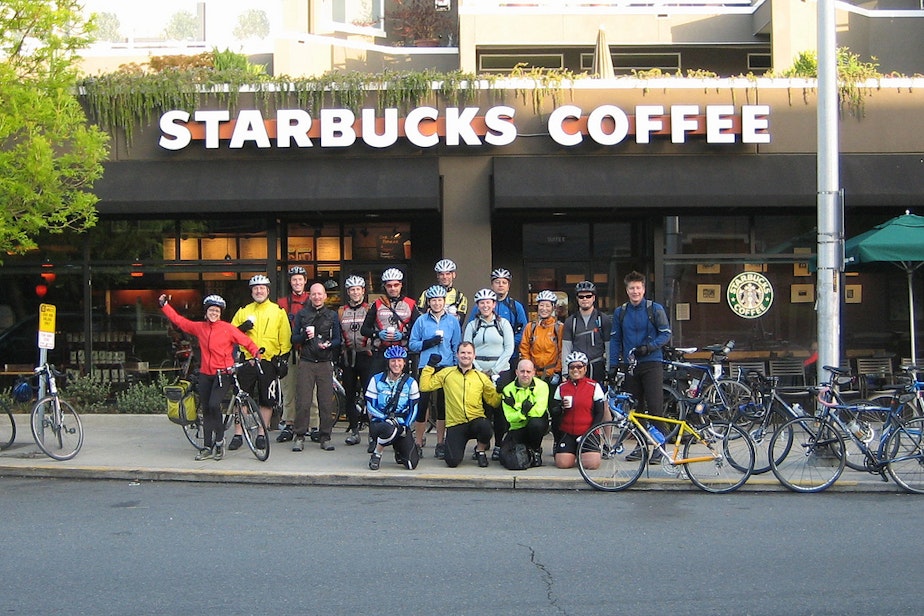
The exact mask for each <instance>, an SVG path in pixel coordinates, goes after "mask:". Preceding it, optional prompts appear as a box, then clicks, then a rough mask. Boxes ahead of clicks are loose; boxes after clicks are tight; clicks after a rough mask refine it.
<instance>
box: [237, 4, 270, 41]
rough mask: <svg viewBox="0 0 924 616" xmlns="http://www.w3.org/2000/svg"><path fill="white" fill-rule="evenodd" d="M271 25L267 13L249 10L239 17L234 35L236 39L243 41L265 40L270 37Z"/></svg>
mask: <svg viewBox="0 0 924 616" xmlns="http://www.w3.org/2000/svg"><path fill="white" fill-rule="evenodd" d="M269 31H270V25H269V18H268V17H267V16H266V11H261V10H259V9H249V10H247V11H245V12H243V13H241V14H240V15H238V17H237V25H236V26H235V27H234V30H233V31H232V34H234V38H236V39H237V40H239V41H243V40H246V39H249V38H257V39H265V38H266V37H267V36H268V35H269Z"/></svg>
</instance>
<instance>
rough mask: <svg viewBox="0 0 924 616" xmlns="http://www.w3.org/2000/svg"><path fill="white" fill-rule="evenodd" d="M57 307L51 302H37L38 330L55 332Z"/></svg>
mask: <svg viewBox="0 0 924 616" xmlns="http://www.w3.org/2000/svg"><path fill="white" fill-rule="evenodd" d="M56 312H57V308H55V307H54V306H53V305H51V304H39V331H40V332H51V333H52V334H53V333H55V314H56Z"/></svg>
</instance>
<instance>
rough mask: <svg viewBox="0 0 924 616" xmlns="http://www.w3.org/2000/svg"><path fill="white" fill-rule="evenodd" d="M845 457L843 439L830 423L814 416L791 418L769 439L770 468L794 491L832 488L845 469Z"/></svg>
mask: <svg viewBox="0 0 924 616" xmlns="http://www.w3.org/2000/svg"><path fill="white" fill-rule="evenodd" d="M790 433H791V437H788V438H787V436H786V435H789V434H790ZM787 447H788V449H789V450H788V452H787V453H786V455H783V450H784V448H787ZM845 457H846V456H845V455H844V438H843V437H842V436H841V435H840V433H839V432H838V431H837V430H836V429H834V428H833V427H831V424H830V423H828V422H820V421H819V420H818V419H817V418H814V417H797V418H794V419H790V420H789V421H787V422H786V423H785V424H783V425H782V426H781V427H780V429H779V430H777V433H776V434H774V435H773V438H771V439H770V468H771V469H772V470H773V474H774V475H775V476H776V478H777V479H778V480H779V481H780V483H782V484H783V485H784V486H786V487H787V488H789V489H790V490H792V491H793V492H821V491H822V490H825V489H827V488H829V487H831V485H833V484H834V482H835V481H837V480H838V478H839V477H840V476H841V473H843V472H844V466H845V464H844V459H845Z"/></svg>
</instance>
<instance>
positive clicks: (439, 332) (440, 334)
mask: <svg viewBox="0 0 924 616" xmlns="http://www.w3.org/2000/svg"><path fill="white" fill-rule="evenodd" d="M435 333H436V335H437V336H439V337H440V338H442V337H443V330H441V329H438V330H436V332H435Z"/></svg>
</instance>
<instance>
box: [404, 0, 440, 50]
mask: <svg viewBox="0 0 924 616" xmlns="http://www.w3.org/2000/svg"><path fill="white" fill-rule="evenodd" d="M391 17H392V18H393V19H394V20H395V22H396V23H395V32H396V33H397V34H399V35H401V36H402V37H404V39H405V41H408V42H410V43H411V44H413V45H415V46H417V47H438V46H439V44H440V36H441V35H444V34H446V33H447V31H448V30H449V28H450V27H451V25H452V24H451V20H450V18H449V13H447V12H444V11H437V10H436V6H435V4H434V1H433V0H394V9H393V10H392V14H391Z"/></svg>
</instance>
